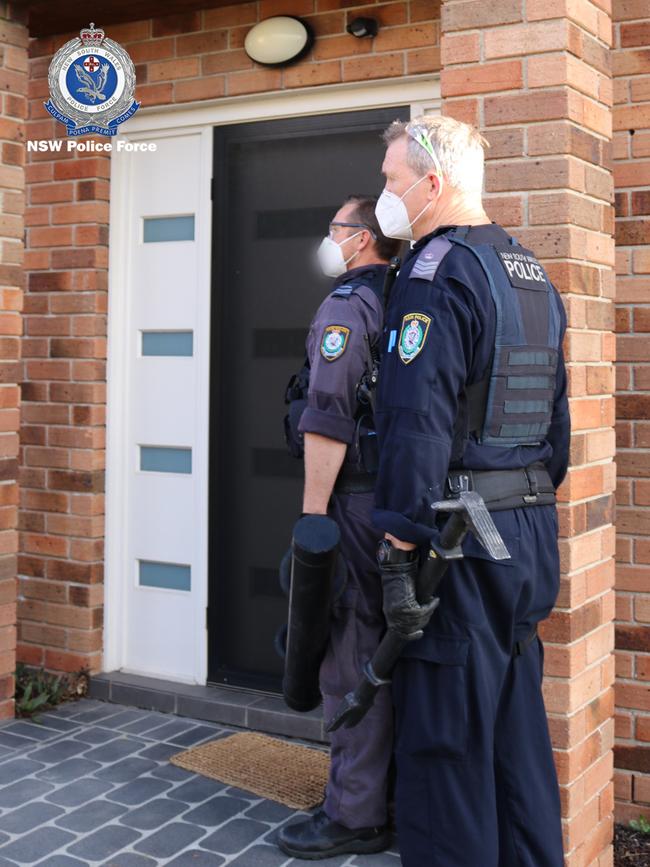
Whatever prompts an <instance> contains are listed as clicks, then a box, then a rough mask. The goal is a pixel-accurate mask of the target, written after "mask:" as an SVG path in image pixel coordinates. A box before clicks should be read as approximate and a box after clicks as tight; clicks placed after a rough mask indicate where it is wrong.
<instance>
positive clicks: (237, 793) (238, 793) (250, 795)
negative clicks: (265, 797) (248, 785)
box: [226, 786, 260, 801]
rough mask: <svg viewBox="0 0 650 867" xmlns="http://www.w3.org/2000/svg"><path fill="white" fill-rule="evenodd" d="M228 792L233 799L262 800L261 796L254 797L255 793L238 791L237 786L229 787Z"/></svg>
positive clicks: (243, 790) (244, 790)
mask: <svg viewBox="0 0 650 867" xmlns="http://www.w3.org/2000/svg"><path fill="white" fill-rule="evenodd" d="M226 791H227V794H229V795H232V796H233V798H243V799H244V800H245V801H259V800H260V796H259V795H254V794H253V792H247V791H246V789H238V788H236V787H235V786H229V787H228V789H227V790H226Z"/></svg>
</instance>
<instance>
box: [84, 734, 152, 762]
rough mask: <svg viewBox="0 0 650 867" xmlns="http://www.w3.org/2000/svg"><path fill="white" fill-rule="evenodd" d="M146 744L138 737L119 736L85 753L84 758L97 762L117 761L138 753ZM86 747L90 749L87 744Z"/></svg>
mask: <svg viewBox="0 0 650 867" xmlns="http://www.w3.org/2000/svg"><path fill="white" fill-rule="evenodd" d="M144 746H146V744H145V742H144V741H141V740H138V739H137V738H130V737H119V738H115V740H112V741H109V742H108V743H107V744H102V746H100V747H95V749H94V750H89V751H88V752H87V753H85V754H84V758H85V759H92V761H95V762H117V761H119V760H120V759H123V758H125V757H126V756H130V755H131V754H132V753H137V751H138V750H141V749H142V748H143V747H144ZM85 749H86V750H88V746H87V745H86V747H85Z"/></svg>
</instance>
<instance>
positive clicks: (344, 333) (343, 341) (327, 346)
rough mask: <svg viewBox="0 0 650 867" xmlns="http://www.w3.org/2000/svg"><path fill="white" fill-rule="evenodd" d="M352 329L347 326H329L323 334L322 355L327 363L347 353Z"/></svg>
mask: <svg viewBox="0 0 650 867" xmlns="http://www.w3.org/2000/svg"><path fill="white" fill-rule="evenodd" d="M349 336H350V329H349V328H346V327H345V325H328V326H327V328H326V329H325V331H324V332H323V340H322V342H321V346H320V354H321V355H322V356H323V358H324V359H325V360H326V361H334V359H336V358H340V356H341V355H343V353H344V352H345V347H346V346H347V344H348V337H349Z"/></svg>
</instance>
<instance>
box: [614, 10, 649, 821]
mask: <svg viewBox="0 0 650 867" xmlns="http://www.w3.org/2000/svg"><path fill="white" fill-rule="evenodd" d="M613 17H614V21H615V26H614V48H615V50H614V52H613V67H614V75H615V81H614V95H615V108H614V130H615V132H614V157H615V160H616V162H615V167H614V178H615V183H616V213H617V223H616V244H617V252H618V256H617V259H618V261H617V271H618V277H617V289H616V301H617V331H618V335H619V336H618V364H617V416H618V420H617V435H618V452H617V463H618V489H617V495H616V500H617V517H616V529H617V560H618V563H617V572H616V589H617V611H616V617H617V626H616V648H617V650H616V673H617V684H616V704H617V714H616V735H617V745H616V767H617V771H616V797H617V806H616V814H617V818H618V819H619V820H620V821H626V822H627V821H629V819H631V818H634V817H637V816H638V815H639V814H641V813H642V814H644V815H645V816H647V817H648V818H650V683H649V681H650V334H649V333H648V332H650V306H649V305H650V252H649V248H648V243H649V242H650V5H648V2H647V0H615V2H614V4H613Z"/></svg>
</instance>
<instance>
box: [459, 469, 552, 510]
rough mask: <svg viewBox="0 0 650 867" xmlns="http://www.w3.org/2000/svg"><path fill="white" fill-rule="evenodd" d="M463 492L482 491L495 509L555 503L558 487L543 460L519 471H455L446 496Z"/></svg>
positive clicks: (487, 501) (487, 503)
mask: <svg viewBox="0 0 650 867" xmlns="http://www.w3.org/2000/svg"><path fill="white" fill-rule="evenodd" d="M461 491H476V492H477V493H479V494H480V495H481V497H483V499H484V500H485V504H486V505H487V506H488V508H489V510H490V511H491V512H500V511H502V510H504V509H518V508H522V507H526V506H548V505H551V504H552V503H554V502H555V487H554V485H553V482H552V481H551V477H550V476H549V474H548V471H547V470H546V467H545V466H544V465H543V464H541V463H535V464H531V466H529V467H525V468H522V469H519V470H452V471H451V472H450V473H449V475H448V476H447V485H446V491H445V496H446V497H447V498H452V497H454V496H457V495H458V494H459V493H460V492H461Z"/></svg>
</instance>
